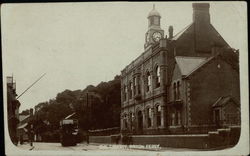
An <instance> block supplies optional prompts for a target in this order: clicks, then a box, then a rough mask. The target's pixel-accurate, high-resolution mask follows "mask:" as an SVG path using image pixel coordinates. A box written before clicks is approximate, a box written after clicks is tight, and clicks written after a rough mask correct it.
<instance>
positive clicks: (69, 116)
mask: <svg viewBox="0 0 250 156" xmlns="http://www.w3.org/2000/svg"><path fill="white" fill-rule="evenodd" d="M75 114H76V113H72V114H70V115H68V116H67V117H66V118H65V119H70V118H71V117H72V116H74V115H75Z"/></svg>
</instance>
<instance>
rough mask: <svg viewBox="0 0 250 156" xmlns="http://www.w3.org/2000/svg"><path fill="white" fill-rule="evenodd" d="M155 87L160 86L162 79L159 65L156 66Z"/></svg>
mask: <svg viewBox="0 0 250 156" xmlns="http://www.w3.org/2000/svg"><path fill="white" fill-rule="evenodd" d="M155 76H156V77H155V88H158V87H160V84H161V83H160V81H161V79H160V68H159V66H156V68H155Z"/></svg>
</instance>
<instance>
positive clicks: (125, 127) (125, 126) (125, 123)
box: [123, 114, 128, 129]
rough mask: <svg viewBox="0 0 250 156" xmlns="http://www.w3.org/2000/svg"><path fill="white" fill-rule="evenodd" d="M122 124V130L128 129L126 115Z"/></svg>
mask: <svg viewBox="0 0 250 156" xmlns="http://www.w3.org/2000/svg"><path fill="white" fill-rule="evenodd" d="M123 123H124V129H127V128H128V122H127V114H125V115H124V117H123Z"/></svg>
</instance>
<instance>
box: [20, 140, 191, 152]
mask: <svg viewBox="0 0 250 156" xmlns="http://www.w3.org/2000/svg"><path fill="white" fill-rule="evenodd" d="M18 147H19V148H21V149H25V150H33V151H37V150H55V151H64V150H67V151H95V152H96V151H100V152H101V151H158V152H164V151H187V150H188V151H192V150H191V149H184V148H168V147H159V145H150V146H143V145H130V146H127V145H111V144H97V143H90V144H86V143H79V144H77V146H68V147H63V146H61V144H60V143H43V142H34V143H33V146H30V144H28V143H25V144H23V145H18Z"/></svg>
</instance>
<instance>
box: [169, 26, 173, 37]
mask: <svg viewBox="0 0 250 156" xmlns="http://www.w3.org/2000/svg"><path fill="white" fill-rule="evenodd" d="M173 33H174V28H173V26H172V25H170V26H169V28H168V34H169V35H168V36H169V38H170V39H171V38H173Z"/></svg>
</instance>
